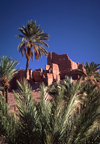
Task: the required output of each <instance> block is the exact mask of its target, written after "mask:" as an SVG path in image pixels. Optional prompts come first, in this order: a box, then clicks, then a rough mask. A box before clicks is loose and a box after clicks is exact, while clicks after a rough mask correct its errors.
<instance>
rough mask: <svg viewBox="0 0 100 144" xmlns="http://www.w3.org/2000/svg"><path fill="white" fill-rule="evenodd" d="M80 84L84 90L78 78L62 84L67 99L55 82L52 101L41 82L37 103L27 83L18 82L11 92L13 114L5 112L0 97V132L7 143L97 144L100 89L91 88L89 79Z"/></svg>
mask: <svg viewBox="0 0 100 144" xmlns="http://www.w3.org/2000/svg"><path fill="white" fill-rule="evenodd" d="M67 81H68V80H67ZM84 83H85V86H86V88H85V89H84V84H82V83H80V82H79V81H76V82H74V83H73V84H72V83H70V81H69V84H68V85H66V84H65V87H64V88H66V89H67V90H66V95H67V94H68V95H69V96H68V97H69V99H67V101H65V100H64V97H65V96H64V95H65V93H64V92H65V90H63V87H62V86H61V85H59V84H58V86H57V87H58V88H57V91H56V92H57V93H55V95H54V99H53V101H51V100H49V98H48V94H47V90H48V88H47V87H45V86H44V85H41V89H40V102H39V103H38V104H37V103H36V102H35V101H34V100H33V96H32V95H31V88H30V86H29V85H28V83H27V82H26V81H24V83H23V84H21V83H19V82H18V85H19V90H18V92H17V93H16V92H14V95H15V98H16V104H17V109H18V113H17V117H16V115H14V114H12V115H11V114H10V113H9V112H8V108H7V104H6V105H5V103H4V101H3V99H2V97H0V116H1V117H0V120H1V124H2V127H1V128H2V133H1V134H2V135H3V136H5V138H6V139H7V143H8V144H13V143H16V144H25V143H26V144H27V143H28V144H32V143H37V144H61V143H62V144H83V143H84V144H90V143H94V144H96V143H100V92H99V91H100V90H99V89H94V88H93V87H94V86H92V85H90V83H89V82H84ZM88 86H89V87H90V88H89V89H88ZM55 88H56V87H55ZM53 89H54V88H53ZM53 89H52V90H53ZM69 91H70V92H69ZM52 92H53V91H52ZM52 94H53V93H52ZM81 106H82V109H81Z"/></svg>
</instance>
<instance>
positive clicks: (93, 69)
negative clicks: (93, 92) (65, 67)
mask: <svg viewBox="0 0 100 144" xmlns="http://www.w3.org/2000/svg"><path fill="white" fill-rule="evenodd" d="M82 64H83V66H84V68H85V70H86V73H84V72H83V71H82V70H80V69H77V70H76V71H78V72H80V74H81V75H82V77H84V78H86V79H87V80H88V81H91V82H92V83H93V82H95V83H97V82H98V81H100V73H99V69H100V67H99V66H100V64H96V63H94V62H90V63H88V62H86V64H84V63H83V62H82Z"/></svg>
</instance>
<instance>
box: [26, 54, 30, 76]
mask: <svg viewBox="0 0 100 144" xmlns="http://www.w3.org/2000/svg"><path fill="white" fill-rule="evenodd" d="M28 66H29V57H28V58H27V63H26V79H27V77H28Z"/></svg>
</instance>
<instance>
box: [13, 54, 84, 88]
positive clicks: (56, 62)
mask: <svg viewBox="0 0 100 144" xmlns="http://www.w3.org/2000/svg"><path fill="white" fill-rule="evenodd" d="M76 69H80V70H82V71H83V72H84V73H86V71H85V69H84V67H83V65H82V64H79V63H75V62H73V61H72V60H71V59H70V58H69V57H68V55H67V54H62V55H58V54H56V53H55V52H50V53H49V54H48V58H47V65H45V70H43V69H42V68H40V69H36V70H34V71H32V69H29V71H28V73H29V74H28V77H27V79H28V81H29V82H30V84H31V85H32V86H33V85H35V84H36V82H40V83H41V82H44V83H45V84H46V85H48V86H49V85H51V84H53V83H54V82H55V81H57V82H59V81H60V80H62V79H64V78H65V76H66V75H67V76H71V77H72V80H76V79H78V78H79V77H80V73H78V72H76V71H75V70H76ZM23 78H25V70H20V71H19V72H18V73H17V74H16V76H15V77H14V78H13V79H12V80H11V82H10V85H11V89H16V88H17V87H18V86H17V82H16V80H20V79H23Z"/></svg>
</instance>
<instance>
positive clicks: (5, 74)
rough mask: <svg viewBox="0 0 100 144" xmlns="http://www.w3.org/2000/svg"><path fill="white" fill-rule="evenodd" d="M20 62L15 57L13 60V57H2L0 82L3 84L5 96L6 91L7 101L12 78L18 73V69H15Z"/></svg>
mask: <svg viewBox="0 0 100 144" xmlns="http://www.w3.org/2000/svg"><path fill="white" fill-rule="evenodd" d="M18 64H19V63H18V62H17V60H16V59H15V60H14V61H12V59H11V57H4V56H3V57H0V82H1V84H2V86H3V88H2V90H3V96H4V97H5V92H6V102H8V89H9V87H10V84H9V82H10V80H11V79H12V78H13V77H14V75H15V74H16V73H17V71H18V69H17V70H15V69H14V68H15V67H16V66H17V65H18Z"/></svg>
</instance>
